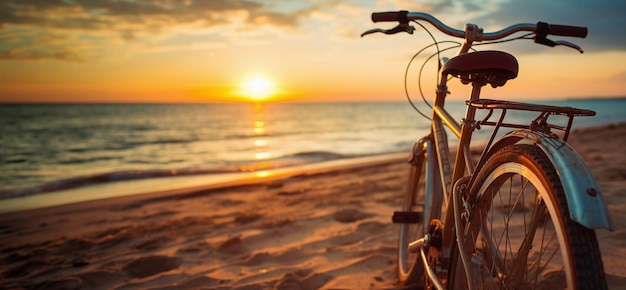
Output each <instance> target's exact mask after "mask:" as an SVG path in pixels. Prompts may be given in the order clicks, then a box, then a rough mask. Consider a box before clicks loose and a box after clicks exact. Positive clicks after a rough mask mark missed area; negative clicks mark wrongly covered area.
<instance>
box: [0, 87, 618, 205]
mask: <svg viewBox="0 0 626 290" xmlns="http://www.w3.org/2000/svg"><path fill="white" fill-rule="evenodd" d="M533 102H534V103H540V104H550V105H557V106H571V107H578V108H585V109H591V110H595V111H596V112H597V114H596V116H594V117H578V118H576V119H575V121H574V128H580V127H585V126H597V125H604V124H612V123H620V122H625V121H626V111H625V109H624V108H626V99H624V98H620V99H585V100H555V101H533ZM417 106H418V109H420V110H421V111H423V112H424V113H425V115H427V116H430V115H431V114H432V113H431V111H430V108H428V107H427V106H425V105H423V104H418V105H417ZM446 108H448V110H449V111H450V114H451V115H453V116H458V119H459V120H460V119H461V118H462V116H463V114H464V112H465V105H464V103H463V102H453V101H452V102H448V103H447V104H446ZM516 114H517V113H507V120H509V122H520V123H522V124H528V123H529V120H528V119H527V118H529V116H527V115H522V114H518V115H516ZM533 114H534V113H533ZM535 116H536V114H535ZM531 118H534V117H531ZM428 130H429V121H428V120H427V119H425V118H423V117H422V116H420V115H419V114H418V113H417V112H416V111H415V110H414V109H413V107H412V106H411V105H410V104H408V103H406V102H372V103H367V102H354V103H269V104H243V103H239V104H209V103H198V104H0V203H1V202H2V200H6V199H12V198H19V197H25V196H31V195H44V194H48V193H51V192H57V191H63V190H69V189H75V188H85V187H89V186H94V185H98V184H108V183H116V182H121V181H133V180H145V179H157V178H159V179H162V178H170V177H174V176H197V177H202V176H207V177H209V176H210V177H213V178H215V177H219V176H220V175H222V174H233V173H243V172H255V171H260V170H272V169H277V168H289V167H294V166H301V165H305V164H312V163H321V162H326V161H329V160H338V159H351V158H358V157H363V156H373V155H381V154H388V153H396V152H407V151H408V150H409V149H410V148H411V146H412V144H413V143H414V142H415V141H416V140H418V139H420V138H421V137H422V136H424V135H425V134H427V132H428ZM481 131H484V132H481V133H480V134H478V135H476V136H477V138H479V139H481V138H482V139H485V138H487V137H488V136H489V135H490V134H489V133H490V132H491V131H490V130H486V129H483V130H481ZM449 135H451V134H449ZM449 138H453V137H450V136H449ZM218 179H219V178H218Z"/></svg>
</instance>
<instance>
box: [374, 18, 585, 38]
mask: <svg viewBox="0 0 626 290" xmlns="http://www.w3.org/2000/svg"><path fill="white" fill-rule="evenodd" d="M417 20H423V21H426V22H429V23H430V24H432V25H433V26H435V27H436V28H437V29H439V30H440V31H441V32H443V33H445V34H448V35H450V36H454V37H460V38H464V37H465V31H463V30H458V29H454V28H451V27H449V26H447V25H445V24H444V23H443V22H441V21H440V20H439V19H437V18H435V17H434V16H432V15H430V14H428V13H423V12H408V11H390V12H374V13H372V21H373V22H400V23H401V24H403V23H404V24H407V23H408V22H409V21H417ZM520 31H528V32H534V33H536V34H537V35H538V36H539V37H542V38H545V36H547V35H558V36H571V37H580V38H585V37H586V36H587V27H580V26H570V25H559V24H548V23H545V22H538V23H536V24H534V23H519V24H515V25H511V26H509V27H506V28H504V29H501V30H499V31H495V32H489V33H482V37H480V40H497V39H501V38H504V37H506V36H509V35H511V34H513V33H516V32H520ZM544 44H545V43H544Z"/></svg>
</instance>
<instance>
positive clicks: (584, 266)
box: [448, 144, 607, 290]
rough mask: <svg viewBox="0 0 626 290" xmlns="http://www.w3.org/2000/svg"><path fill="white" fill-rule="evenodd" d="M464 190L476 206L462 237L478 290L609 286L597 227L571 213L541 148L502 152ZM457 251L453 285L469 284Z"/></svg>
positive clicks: (522, 146) (510, 148)
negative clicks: (588, 225)
mask: <svg viewBox="0 0 626 290" xmlns="http://www.w3.org/2000/svg"><path fill="white" fill-rule="evenodd" d="M505 190H507V191H509V192H505ZM467 192H468V195H467V201H469V203H470V207H471V210H469V211H466V218H465V219H464V220H463V221H461V222H464V233H465V234H464V237H463V239H457V240H461V241H462V243H463V245H464V249H465V252H466V253H467V255H468V261H470V264H471V265H470V266H471V268H472V269H473V271H472V276H471V277H472V281H473V284H474V285H476V286H477V287H476V288H477V289H551V290H553V289H563V288H567V289H607V284H606V277H605V274H604V269H603V264H602V256H601V253H600V250H599V248H598V242H597V239H596V235H595V232H594V231H593V230H591V229H587V228H585V227H583V226H582V225H580V224H578V223H576V222H575V221H573V220H572V219H571V218H570V216H569V209H568V206H567V200H566V198H565V194H564V191H563V187H562V185H561V182H560V180H559V177H558V175H557V172H556V170H555V168H554V166H553V165H552V164H551V163H550V161H549V159H548V158H547V157H546V156H545V155H544V153H543V152H542V151H541V150H540V149H538V148H537V147H535V146H533V145H528V144H518V145H510V146H507V147H505V148H503V149H501V150H499V151H498V152H496V153H495V154H493V155H492V156H491V157H490V158H489V159H488V161H487V162H486V163H485V165H484V167H482V169H481V170H480V172H479V173H478V175H477V178H476V182H475V183H474V184H473V185H471V188H470V189H469V191H467ZM507 199H508V200H507ZM506 202H508V204H507V203H506ZM529 206H531V208H529ZM467 214H468V215H469V217H467ZM500 220H501V222H500ZM521 229H523V232H522V231H521ZM546 234H548V235H546ZM520 238H521V239H520ZM524 241H526V242H524ZM454 248H456V247H454ZM453 250H454V251H453V253H452V254H451V257H452V260H451V263H450V269H451V270H450V271H449V279H448V281H449V283H448V286H449V288H450V289H465V288H467V285H468V284H467V278H466V277H467V276H466V275H465V270H464V267H463V266H462V262H461V259H460V256H459V251H458V248H457V249H453ZM542 258H543V259H542Z"/></svg>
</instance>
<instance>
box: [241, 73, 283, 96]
mask: <svg viewBox="0 0 626 290" xmlns="http://www.w3.org/2000/svg"><path fill="white" fill-rule="evenodd" d="M243 92H244V95H245V96H246V97H248V98H250V99H253V100H255V101H262V100H265V99H267V98H269V97H271V96H272V95H273V94H274V93H275V88H274V84H273V83H272V82H271V81H268V80H267V79H264V78H253V79H251V80H248V81H246V82H244V84H243Z"/></svg>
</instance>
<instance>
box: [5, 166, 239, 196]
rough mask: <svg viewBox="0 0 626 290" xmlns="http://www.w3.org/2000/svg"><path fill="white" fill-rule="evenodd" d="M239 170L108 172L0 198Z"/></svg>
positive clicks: (8, 192) (9, 191) (9, 192)
mask: <svg viewBox="0 0 626 290" xmlns="http://www.w3.org/2000/svg"><path fill="white" fill-rule="evenodd" d="M238 171H240V169H239V167H233V166H230V167H224V168H218V169H169V170H166V169H153V170H128V171H118V172H108V173H101V174H93V175H85V176H79V177H73V178H67V179H61V180H58V181H53V182H48V183H44V184H42V185H36V186H30V187H25V188H15V189H3V190H0V200H2V199H8V198H17V197H25V196H29V195H35V194H42V193H48V192H54V191H61V190H69V189H74V188H79V187H84V186H89V185H97V184H103V183H108V182H116V181H128V180H138V179H146V178H162V177H172V176H190V175H201V174H220V173H232V172H238Z"/></svg>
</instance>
